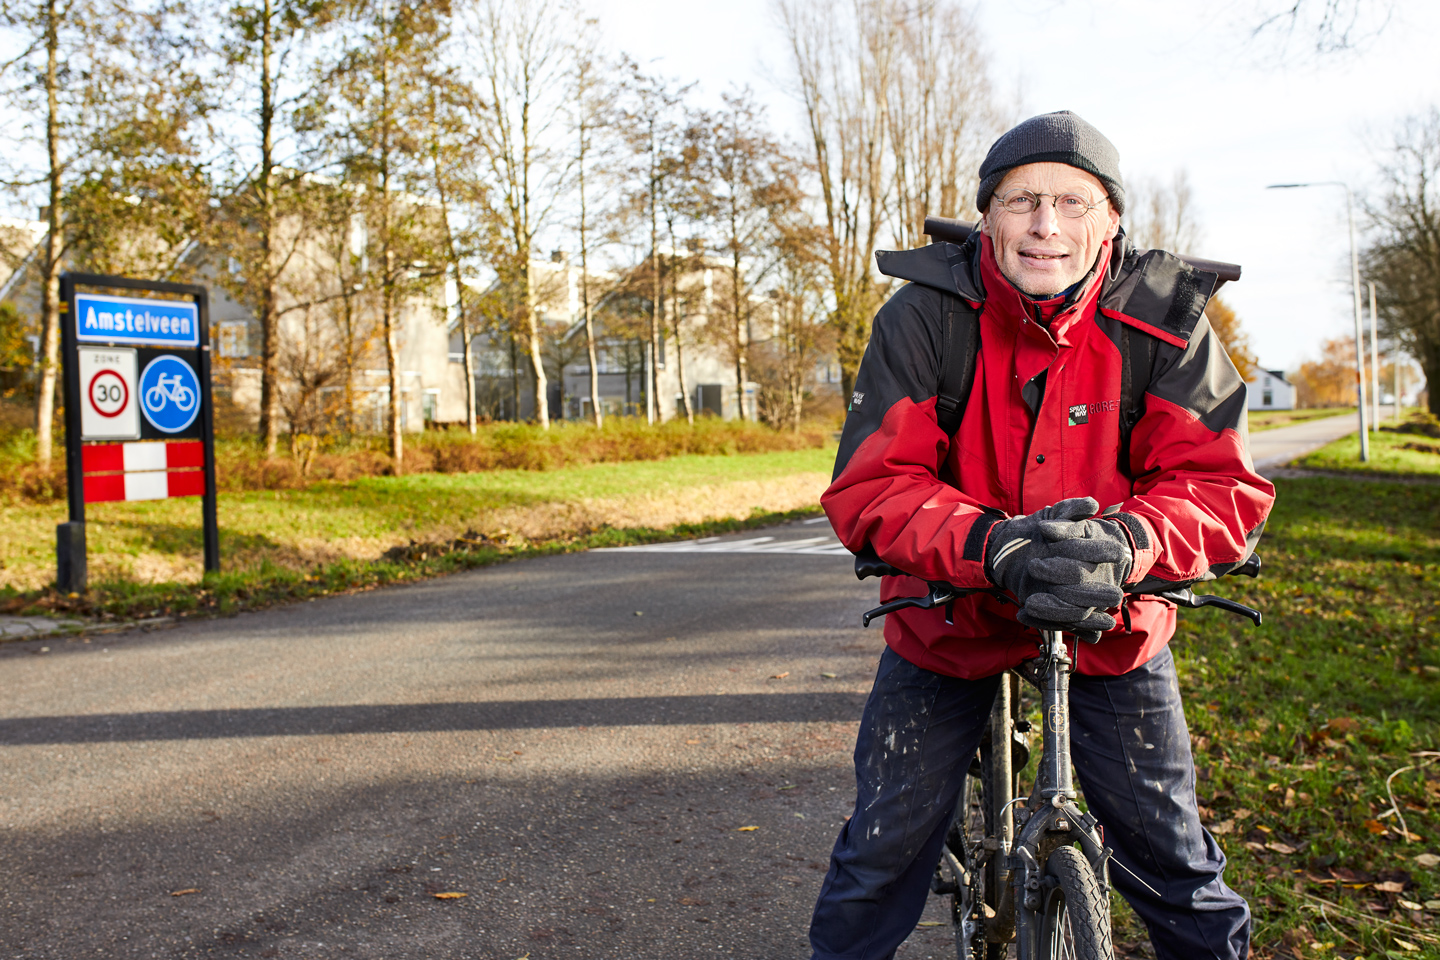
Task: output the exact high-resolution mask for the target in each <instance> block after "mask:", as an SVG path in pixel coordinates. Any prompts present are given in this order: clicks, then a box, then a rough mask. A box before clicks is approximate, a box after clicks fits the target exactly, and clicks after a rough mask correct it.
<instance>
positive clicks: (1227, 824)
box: [1210, 820, 1235, 837]
mask: <svg viewBox="0 0 1440 960" xmlns="http://www.w3.org/2000/svg"><path fill="white" fill-rule="evenodd" d="M1234 831H1235V821H1234V820H1221V821H1220V822H1219V823H1212V824H1210V833H1211V834H1213V835H1214V836H1217V837H1223V836H1225V834H1227V833H1233V832H1234Z"/></svg>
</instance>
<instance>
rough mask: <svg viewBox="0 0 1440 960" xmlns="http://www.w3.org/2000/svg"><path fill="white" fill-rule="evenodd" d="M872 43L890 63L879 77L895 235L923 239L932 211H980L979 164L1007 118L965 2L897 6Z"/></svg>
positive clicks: (878, 24)
mask: <svg viewBox="0 0 1440 960" xmlns="http://www.w3.org/2000/svg"><path fill="white" fill-rule="evenodd" d="M869 42H870V45H871V46H872V48H873V49H874V50H875V54H874V59H875V60H876V62H877V63H884V64H886V65H887V67H886V69H884V70H878V69H877V70H876V72H875V77H876V79H877V80H881V79H883V80H884V86H883V89H882V90H881V91H880V97H881V103H882V104H883V107H884V116H885V126H886V140H887V143H888V146H889V150H890V171H891V172H890V175H891V178H892V180H893V183H894V187H893V197H894V202H893V204H892V207H891V230H892V233H893V240H894V242H895V243H896V244H897V245H898V246H900V247H918V246H923V245H924V244H926V243H927V242H929V241H928V240H927V238H926V237H925V217H926V215H927V214H940V215H942V216H947V217H953V216H960V215H962V214H965V213H966V212H967V211H974V197H975V190H976V187H977V186H978V185H979V181H978V177H977V174H976V171H977V170H979V168H980V162H981V160H983V159H984V156H985V152H986V151H987V150H988V149H989V147H990V144H991V143H992V142H993V141H994V140H995V138H996V137H997V136H999V135H1000V133H1001V132H1002V127H1003V122H1002V121H1003V119H1005V118H1004V117H1002V115H1001V114H1000V112H999V111H998V110H997V108H996V105H995V97H994V94H993V93H992V92H991V89H990V82H989V64H988V62H987V58H986V56H985V54H984V48H983V46H982V40H981V38H980V33H979V29H978V28H977V26H976V24H975V22H974V20H973V18H972V17H971V16H970V15H969V14H968V13H967V12H966V10H965V9H964V8H963V7H961V6H960V5H959V4H957V3H954V2H949V0H924V2H920V3H916V4H913V5H910V4H906V5H901V6H898V7H890V8H889V12H888V15H887V16H885V17H877V18H876V21H875V25H874V28H873V31H872V37H871V39H870V41H869ZM975 216H976V214H975V213H973V212H972V213H970V214H969V218H970V219H974V218H975Z"/></svg>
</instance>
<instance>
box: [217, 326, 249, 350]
mask: <svg viewBox="0 0 1440 960" xmlns="http://www.w3.org/2000/svg"><path fill="white" fill-rule="evenodd" d="M220 356H222V357H248V356H250V324H248V323H246V322H245V321H243V320H241V321H238V322H232V323H222V324H220Z"/></svg>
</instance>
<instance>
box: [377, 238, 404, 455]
mask: <svg viewBox="0 0 1440 960" xmlns="http://www.w3.org/2000/svg"><path fill="white" fill-rule="evenodd" d="M394 260H395V255H394V253H393V252H391V251H389V250H387V251H385V264H386V273H387V275H388V274H390V272H391V266H390V265H391V264H393V263H394ZM383 303H384V305H383V308H382V310H381V322H382V324H383V326H384V331H385V367H386V373H387V374H388V376H387V382H388V383H389V385H390V418H389V419H390V422H389V424H387V426H388V427H389V430H390V459H392V460H394V461H395V475H396V476H397V477H398V476H399V475H400V473H401V472H402V471H403V469H404V457H405V438H404V434H403V433H402V427H403V424H402V422H401V420H400V401H401V394H400V357H399V353H400V351H399V349H398V347H397V345H396V343H395V290H394V286H393V284H392V283H390V282H389V281H388V280H387V282H386V284H385V292H384V298H383Z"/></svg>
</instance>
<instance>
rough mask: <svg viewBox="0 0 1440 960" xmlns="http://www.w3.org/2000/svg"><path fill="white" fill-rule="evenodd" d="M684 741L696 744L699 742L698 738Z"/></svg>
mask: <svg viewBox="0 0 1440 960" xmlns="http://www.w3.org/2000/svg"><path fill="white" fill-rule="evenodd" d="M685 742H686V743H689V744H696V743H699V742H700V741H699V740H686V741H685Z"/></svg>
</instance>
